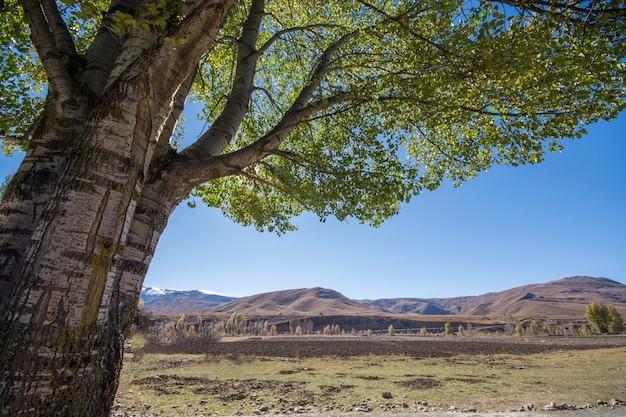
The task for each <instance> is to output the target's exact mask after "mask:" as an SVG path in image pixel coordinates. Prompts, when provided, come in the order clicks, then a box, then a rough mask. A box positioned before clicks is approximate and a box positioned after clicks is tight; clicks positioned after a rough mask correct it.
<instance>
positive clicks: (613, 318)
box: [608, 305, 624, 333]
mask: <svg viewBox="0 0 626 417" xmlns="http://www.w3.org/2000/svg"><path fill="white" fill-rule="evenodd" d="M608 313H609V326H608V331H609V333H621V332H623V331H624V318H623V317H622V315H621V314H620V313H619V311H617V309H616V308H615V306H613V305H609V306H608Z"/></svg>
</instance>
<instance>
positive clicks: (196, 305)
mask: <svg viewBox="0 0 626 417" xmlns="http://www.w3.org/2000/svg"><path fill="white" fill-rule="evenodd" d="M141 299H142V300H143V301H144V306H145V308H146V310H149V311H152V312H153V313H156V314H167V313H182V312H187V313H209V314H232V313H234V312H237V313H242V314H245V315H247V316H268V317H269V316H285V317H302V316H308V317H314V316H320V315H325V316H356V315H369V316H380V315H439V316H444V315H450V316H453V315H460V316H475V317H503V316H513V317H516V318H526V317H529V318H535V317H537V318H538V317H544V318H551V317H554V318H583V317H584V316H585V306H586V305H587V304H589V303H591V302H592V301H599V302H601V303H603V304H612V305H614V306H615V307H616V308H617V309H618V310H619V311H620V312H621V313H622V314H623V315H626V285H624V284H621V283H619V282H616V281H612V280H610V279H606V278H592V277H583V276H577V277H569V278H563V279H560V280H556V281H550V282H546V283H542V284H531V285H524V286H521V287H516V288H512V289H509V290H505V291H500V292H491V293H487V294H483V295H477V296H467V297H452V298H392V299H378V300H351V299H349V298H347V297H345V296H344V295H342V294H340V293H339V292H337V291H334V290H330V289H325V288H300V289H293V290H285V291H274V292H268V293H263V294H257V295H253V296H249V297H242V298H235V297H227V296H223V295H217V294H211V293H207V292H206V291H175V290H161V289H154V288H149V287H144V289H143V290H142V293H141Z"/></svg>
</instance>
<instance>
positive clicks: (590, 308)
mask: <svg viewBox="0 0 626 417" xmlns="http://www.w3.org/2000/svg"><path fill="white" fill-rule="evenodd" d="M585 310H586V315H587V320H589V322H590V323H591V325H592V326H593V328H594V329H596V331H597V332H598V333H619V332H621V331H623V330H624V319H623V318H622V315H621V314H620V313H619V311H617V309H616V308H615V306H612V305H609V306H606V305H604V304H602V303H599V302H597V301H594V302H592V303H591V304H588V305H587V308H586V309H585Z"/></svg>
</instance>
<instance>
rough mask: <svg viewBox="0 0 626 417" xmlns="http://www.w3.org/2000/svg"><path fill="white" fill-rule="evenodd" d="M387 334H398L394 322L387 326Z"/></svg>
mask: <svg viewBox="0 0 626 417" xmlns="http://www.w3.org/2000/svg"><path fill="white" fill-rule="evenodd" d="M387 334H388V335H389V336H393V335H394V334H396V329H395V328H394V327H393V324H390V325H389V327H387Z"/></svg>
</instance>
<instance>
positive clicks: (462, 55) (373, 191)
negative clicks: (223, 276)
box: [0, 0, 626, 233]
mask: <svg viewBox="0 0 626 417" xmlns="http://www.w3.org/2000/svg"><path fill="white" fill-rule="evenodd" d="M24 3H27V2H24ZM49 3H52V2H42V4H43V5H44V6H43V11H44V14H45V15H46V16H47V17H48V20H49V22H50V27H52V28H55V26H54V25H57V26H56V28H57V29H58V27H62V26H63V25H65V29H66V31H61V30H56V31H55V34H54V35H55V38H56V40H57V42H58V43H59V44H60V45H64V47H65V48H66V51H63V50H61V53H63V54H65V55H64V59H65V60H66V61H70V60H74V61H75V62H73V63H72V64H71V65H72V68H75V70H76V72H77V74H76V77H78V78H79V79H80V77H84V81H85V83H86V84H88V85H87V88H89V89H90V90H92V92H93V95H94V97H99V94H101V91H102V89H105V88H107V86H110V85H111V84H112V80H114V79H115V77H114V75H115V74H114V73H113V74H112V75H111V76H109V77H108V79H107V81H106V82H101V84H102V85H96V84H95V83H91V84H90V83H89V82H88V81H89V80H90V78H88V77H87V75H85V74H87V73H89V70H90V65H91V66H93V60H94V58H93V56H92V55H93V51H94V45H95V44H96V42H94V39H95V38H96V36H97V35H99V36H101V33H102V32H103V30H104V31H106V33H108V34H109V35H110V36H114V37H116V38H117V39H118V40H119V41H120V42H121V45H124V47H125V48H128V49H130V48H131V46H132V45H135V46H136V47H138V48H140V49H141V50H142V51H143V52H142V53H144V54H146V53H149V52H150V49H151V48H153V49H156V48H158V47H168V48H171V49H176V48H183V47H184V46H185V44H186V42H187V39H186V38H185V36H183V33H184V31H183V30H181V29H180V28H181V27H182V26H183V25H184V23H185V21H186V20H188V19H189V18H190V17H191V16H192V15H193V10H194V5H195V3H194V2H181V1H177V0H153V1H144V2H140V4H139V7H137V6H138V5H137V3H136V2H134V1H113V2H112V3H111V4H109V2H107V1H97V0H93V1H87V2H76V1H72V0H65V1H62V2H57V4H58V6H59V8H58V15H57V14H56V12H55V11H53V9H52V6H51V5H50V4H49ZM196 3H197V2H196ZM46 4H48V6H45V5H46ZM2 7H3V12H2V23H1V31H0V32H1V34H0V39H1V41H0V52H1V53H2V56H3V60H2V64H1V65H2V67H1V68H0V71H1V73H2V74H3V80H4V81H3V82H2V83H1V84H0V88H1V89H2V90H1V91H0V96H2V100H1V101H0V130H2V135H3V138H4V141H3V146H4V149H5V151H10V150H11V147H14V146H15V145H16V144H21V145H22V146H27V144H28V138H29V135H30V132H31V131H32V126H34V125H36V121H37V120H38V116H39V114H40V112H41V109H42V108H43V105H44V103H45V100H44V93H45V92H46V91H47V89H48V88H49V87H48V85H47V84H48V83H49V82H52V81H51V79H52V78H51V75H50V74H51V72H50V70H46V65H45V60H44V65H41V62H40V58H39V55H38V54H37V49H36V48H35V47H36V46H38V45H33V43H31V42H30V40H29V38H28V31H27V29H26V28H25V26H24V25H23V24H22V22H23V21H24V19H25V16H24V15H23V11H22V9H21V8H19V7H17V4H16V2H15V1H10V0H8V1H5V2H4V4H3V6H2ZM46 7H48V9H46ZM625 16H626V13H625V7H624V5H623V3H621V2H614V1H604V2H552V1H545V2H544V1H538V2H526V1H521V2H516V1H503V2H489V1H484V2H474V1H455V0H446V1H434V0H432V1H431V0H427V1H420V2H390V1H369V2H368V1H364V0H356V1H317V0H308V1H301V2H297V3H293V2H286V1H281V0H277V1H265V2H263V1H241V2H237V3H235V4H234V5H233V6H232V7H231V8H230V11H229V13H228V16H227V18H226V21H225V23H224V25H223V27H222V28H221V30H220V32H219V33H218V35H217V37H216V39H215V41H214V42H212V43H211V44H210V46H209V47H208V48H207V49H206V50H205V51H204V52H203V53H202V54H201V58H200V59H199V61H198V62H197V65H196V69H195V74H194V78H193V85H192V86H191V88H190V90H189V94H188V98H189V99H190V100H193V101H197V102H201V103H204V106H203V110H202V114H201V118H202V119H203V120H204V121H205V122H206V126H207V129H206V131H205V132H204V133H203V134H202V135H201V136H200V137H199V138H197V140H194V139H195V138H191V139H189V138H184V140H183V142H182V143H183V144H184V145H185V147H184V148H182V149H177V146H176V136H174V139H173V140H170V141H169V145H168V149H169V152H170V153H174V152H177V155H178V157H180V158H184V159H185V160H186V161H193V164H197V165H194V166H195V167H196V169H195V171H194V174H193V175H191V174H184V175H186V176H187V177H186V178H182V179H181V181H182V182H184V185H183V188H184V189H185V190H184V193H183V194H186V193H187V192H189V191H190V190H191V189H193V188H194V187H195V190H194V191H193V194H194V195H195V196H197V197H199V198H200V199H201V200H202V201H204V202H205V203H206V204H208V205H209V206H213V207H219V208H221V209H222V211H223V212H224V214H225V215H226V216H228V217H230V218H232V219H233V220H235V221H237V222H240V223H242V224H244V225H254V226H255V227H257V228H258V229H260V230H274V231H276V232H278V233H282V232H284V231H287V230H291V229H293V228H294V226H293V224H292V223H291V221H290V219H291V218H292V217H293V216H297V215H298V214H300V213H302V212H303V211H311V212H314V213H316V214H317V215H318V216H319V217H320V218H322V219H324V218H326V217H327V216H331V215H332V216H336V217H337V218H339V219H345V218H347V217H354V218H356V219H358V220H359V221H361V222H365V223H369V224H372V225H375V226H376V225H378V224H380V223H381V222H382V221H383V220H384V219H385V218H387V217H389V216H390V215H393V214H395V213H396V212H397V211H398V208H399V205H400V204H401V203H402V202H405V201H408V200H409V199H410V198H411V197H412V196H415V195H417V194H419V193H420V192H421V191H422V190H424V189H429V190H430V189H435V188H437V187H438V186H439V185H440V184H441V183H442V181H444V180H445V179H448V180H450V181H451V182H452V183H454V184H460V183H461V182H463V181H465V180H467V179H469V178H472V177H473V176H474V175H476V174H477V173H478V172H480V171H485V170H488V169H489V168H490V167H491V166H492V165H493V164H510V165H518V164H525V163H538V162H541V161H542V159H543V156H544V154H545V153H546V152H550V151H552V152H554V151H558V150H560V149H561V148H562V143H561V140H562V139H564V138H577V137H579V136H580V135H581V134H583V133H584V127H585V125H588V124H589V123H593V122H595V121H597V120H599V119H611V118H613V117H615V116H616V115H617V114H618V113H619V112H620V111H621V110H622V109H623V108H624V106H625V103H626V92H625V87H624V75H625V72H626V69H625V68H626V66H625V63H624V56H625V51H626V29H625V27H626V25H624V19H625ZM101 27H103V28H104V29H101ZM31 31H32V29H31ZM63 35H66V39H63V38H62V36H63ZM35 39H36V38H35ZM64 42H65V43H64ZM39 51H40V53H41V46H39ZM90 54H91V55H90ZM120 57H121V58H119V57H118V59H117V64H115V63H111V64H110V65H111V66H114V65H119V62H120V59H123V57H124V56H123V54H122V55H120ZM100 59H102V57H100ZM81 65H82V67H81ZM183 98H184V97H183ZM96 99H97V98H96ZM181 137H184V130H181V129H179V130H178V138H181ZM219 155H224V156H226V155H227V156H228V158H224V163H225V164H227V165H228V167H230V169H229V170H226V171H227V172H226V173H224V174H220V175H218V176H217V177H218V178H215V177H213V176H211V174H209V173H208V172H206V170H203V168H202V161H203V159H206V158H209V157H215V156H219ZM174 175H176V172H175V171H174ZM182 176H183V174H181V177H182ZM209 180H210V181H209Z"/></svg>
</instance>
